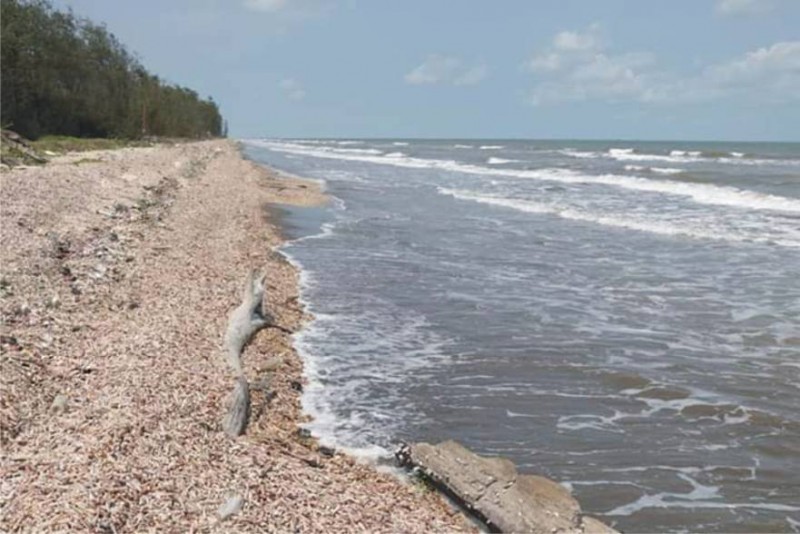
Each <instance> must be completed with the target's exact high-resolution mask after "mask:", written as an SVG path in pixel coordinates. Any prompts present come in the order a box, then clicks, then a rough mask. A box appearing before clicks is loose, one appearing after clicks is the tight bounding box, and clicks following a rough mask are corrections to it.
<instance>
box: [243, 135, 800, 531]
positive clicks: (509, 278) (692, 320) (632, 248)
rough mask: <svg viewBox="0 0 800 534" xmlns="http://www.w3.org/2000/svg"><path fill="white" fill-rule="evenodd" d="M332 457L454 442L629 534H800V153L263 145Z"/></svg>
mask: <svg viewBox="0 0 800 534" xmlns="http://www.w3.org/2000/svg"><path fill="white" fill-rule="evenodd" d="M243 147H244V151H245V154H246V155H247V156H248V157H249V158H250V159H252V160H254V161H256V162H259V163H261V164H264V165H267V166H269V167H271V168H274V169H276V170H277V171H279V172H283V173H286V174H289V175H295V176H300V177H305V178H309V179H314V180H318V181H319V182H320V183H321V184H322V186H323V187H324V189H325V190H326V191H327V193H328V194H329V195H330V197H331V202H330V204H329V205H328V206H326V207H324V208H291V207H284V208H283V209H282V210H281V217H282V218H283V220H284V222H285V228H286V229H287V230H286V231H287V233H288V234H289V237H290V238H291V241H290V242H289V243H288V244H286V245H285V246H284V247H283V249H282V252H283V253H284V254H285V255H286V256H287V257H288V258H289V259H290V261H292V262H293V263H295V264H296V265H297V266H298V267H299V268H300V269H301V272H302V274H301V286H302V298H303V302H304V303H305V304H306V306H307V307H308V309H309V311H310V312H311V313H312V314H313V316H314V318H313V320H312V321H311V322H310V323H309V324H308V325H307V326H306V327H305V329H304V330H303V331H302V332H301V333H300V334H298V335H297V336H296V339H295V343H296V346H297V348H298V350H299V351H300V353H301V354H302V356H303V358H304V359H305V362H306V374H307V378H308V385H307V387H306V390H305V393H304V397H303V405H304V408H305V410H306V411H307V412H308V413H309V414H311V415H312V416H313V417H314V420H313V422H312V423H310V425H309V427H310V429H311V431H312V432H313V433H314V434H315V435H317V436H319V437H320V438H321V439H322V440H323V441H325V442H328V443H330V444H332V445H335V446H337V447H341V448H344V449H346V450H350V451H354V452H355V453H357V454H363V455H365V456H374V457H381V456H386V455H389V454H391V452H392V451H393V449H394V448H395V447H396V446H397V444H398V443H401V442H414V441H428V442H438V441H441V440H446V439H455V440H457V441H459V442H461V443H463V444H464V445H466V446H467V447H470V448H471V449H473V450H474V451H475V452H478V453H481V454H486V455H500V456H505V457H508V458H510V459H512V460H513V461H514V462H515V463H516V464H517V466H518V467H519V469H520V471H521V472H524V473H536V474H541V475H544V476H547V477H550V478H552V479H554V480H556V481H558V482H560V483H561V484H563V485H564V486H565V487H567V488H568V489H569V490H570V491H572V493H573V495H574V496H575V497H576V498H577V499H578V500H579V501H580V503H581V505H582V507H583V509H584V511H585V512H587V513H589V514H592V515H595V516H597V517H598V518H600V519H602V520H603V521H605V522H607V523H608V524H610V525H613V526H615V527H616V528H618V529H621V530H623V531H626V532H686V531H692V532H696V531H702V532H800V144H798V143H706V142H678V141H675V142H634V141H572V140H553V141H532V140H489V139H487V140H475V139H471V140H459V139H437V140H416V139H379V140H369V139H247V140H244V141H243Z"/></svg>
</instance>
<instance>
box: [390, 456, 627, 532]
mask: <svg viewBox="0 0 800 534" xmlns="http://www.w3.org/2000/svg"><path fill="white" fill-rule="evenodd" d="M397 457H398V459H399V460H400V463H401V464H403V465H405V466H408V467H413V468H416V469H418V470H419V471H420V473H421V474H422V475H423V476H424V477H425V478H426V479H428V480H430V481H431V482H432V483H433V484H434V485H436V486H438V487H440V488H441V489H442V490H443V491H444V492H445V493H447V494H448V495H450V496H451V497H453V499H455V501H456V502H457V503H458V504H460V505H461V506H463V507H464V508H466V509H467V510H468V511H470V512H471V513H473V514H474V515H475V516H476V517H477V518H478V519H480V520H482V521H483V522H485V523H486V525H487V526H488V527H489V528H490V529H492V530H496V531H499V532H529V533H535V534H559V533H565V534H567V533H569V534H583V533H589V532H591V533H597V534H611V533H614V532H616V531H615V530H613V529H612V528H610V527H608V526H606V525H604V524H603V523H601V522H600V521H598V520H596V519H594V518H591V517H584V516H583V514H582V513H581V508H580V505H579V504H578V501H576V500H575V499H574V498H573V497H572V495H570V493H569V491H567V489H566V488H564V487H563V486H561V485H560V484H557V483H556V482H553V481H552V480H549V479H547V478H544V477H540V476H534V475H520V474H519V473H517V469H516V467H515V466H514V464H513V463H512V462H511V461H510V460H507V459H505V458H484V457H482V456H479V455H477V454H475V453H473V452H472V451H470V450H469V449H467V448H465V447H464V446H462V445H460V444H459V443H457V442H455V441H445V442H442V443H439V444H438V445H431V444H429V443H416V444H414V445H410V446H407V447H404V448H403V449H401V450H400V451H399V452H398V454H397Z"/></svg>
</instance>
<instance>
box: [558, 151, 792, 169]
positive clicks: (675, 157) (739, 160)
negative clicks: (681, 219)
mask: <svg viewBox="0 0 800 534" xmlns="http://www.w3.org/2000/svg"><path fill="white" fill-rule="evenodd" d="M557 152H558V153H560V154H563V155H565V156H569V157H573V158H580V159H594V158H608V159H613V160H616V161H644V162H647V161H664V162H669V163H702V162H709V163H725V164H730V165H757V166H764V165H769V166H788V167H796V166H800V159H781V158H752V157H748V155H747V154H745V153H744V152H714V151H711V152H703V151H700V150H671V151H670V152H669V154H649V153H639V152H636V151H635V149H633V148H610V149H608V151H606V152H591V151H581V150H575V149H572V148H564V149H560V150H558V151H557Z"/></svg>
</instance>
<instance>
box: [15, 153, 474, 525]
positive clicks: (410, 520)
mask: <svg viewBox="0 0 800 534" xmlns="http://www.w3.org/2000/svg"><path fill="white" fill-rule="evenodd" d="M0 180H1V182H0V186H1V189H0V201H1V202H2V220H1V221H0V223H2V234H1V235H2V236H1V237H0V242H1V243H2V273H1V274H2V280H0V309H1V310H2V335H3V337H2V355H0V432H1V434H0V447H1V449H2V454H1V455H0V531H7V530H10V531H14V530H36V531H42V530H51V531H52V530H92V531H102V532H114V531H128V532H132V531H143V530H153V529H155V530H158V531H163V532H186V531H190V530H202V531H208V530H216V531H255V530H264V529H266V530H268V531H293V530H298V529H299V530H302V531H328V532H345V531H373V532H374V531H444V530H447V531H452V530H457V529H468V528H470V527H468V526H467V525H465V523H464V521H463V519H462V518H461V517H460V516H459V515H457V514H454V513H453V512H452V511H451V510H450V509H449V508H448V507H447V506H446V505H445V504H444V503H443V502H442V501H441V500H440V499H439V497H438V496H436V495H435V494H432V493H428V492H426V491H424V490H422V489H421V488H420V487H419V486H416V485H410V484H405V483H401V482H398V480H397V479H395V478H394V477H392V476H389V475H383V474H379V473H377V472H375V471H374V470H373V469H372V468H370V467H367V466H363V465H358V464H356V463H355V462H354V461H353V460H352V459H350V458H348V457H346V456H343V455H339V454H337V455H336V456H334V457H328V456H325V455H324V454H321V453H320V451H319V450H317V445H316V443H315V442H314V441H313V440H309V439H307V438H304V437H303V436H302V435H300V434H298V432H297V424H298V422H299V421H301V419H302V416H301V414H300V410H299V393H298V392H297V391H296V386H297V384H294V385H295V388H293V387H292V385H293V384H292V383H293V382H297V381H300V380H301V362H300V359H299V358H298V356H297V355H296V354H295V352H294V350H293V349H292V347H291V341H290V339H289V338H288V337H287V336H286V335H285V334H283V333H281V332H279V331H276V330H267V331H263V332H261V333H260V334H259V335H258V337H257V339H256V341H255V342H254V343H253V344H252V345H251V346H250V347H249V348H248V349H247V351H246V353H245V368H246V369H247V372H248V375H249V379H250V382H251V384H261V385H262V386H264V387H263V389H262V390H258V389H256V391H255V393H254V417H253V420H252V422H251V426H250V430H249V432H248V434H247V435H246V436H243V437H241V438H239V439H237V440H231V439H229V438H227V437H226V436H225V435H224V434H223V433H222V432H221V431H220V426H221V425H220V422H221V418H222V414H223V411H224V403H225V400H226V398H227V396H228V394H229V393H230V391H231V388H232V386H233V378H232V376H231V375H230V373H229V372H228V371H227V370H226V368H225V366H224V363H223V358H222V356H221V353H220V342H221V337H222V333H223V331H224V328H225V320H226V317H227V314H228V313H229V311H230V310H231V309H232V308H233V307H235V305H236V304H237V299H238V295H239V291H240V285H241V284H242V282H243V280H244V277H245V274H246V272H247V270H248V269H249V268H251V267H264V268H265V269H266V270H267V273H268V276H267V279H268V282H269V284H270V287H269V289H268V297H267V298H268V301H269V305H270V308H271V309H272V310H273V312H275V313H276V314H277V315H278V317H279V318H280V321H281V322H282V324H283V325H285V326H287V327H290V328H298V327H299V326H300V323H301V321H302V318H303V312H302V310H300V309H299V307H298V304H297V283H296V273H295V272H294V271H293V269H292V268H291V267H290V266H289V265H288V264H287V263H285V262H284V261H282V260H281V258H280V257H278V256H277V255H275V254H273V253H272V252H271V251H270V250H271V247H272V246H274V245H275V244H277V243H278V242H279V237H278V232H277V231H276V228H275V227H274V226H273V225H272V223H271V222H270V220H269V218H268V216H267V215H266V213H267V212H266V211H265V209H264V208H265V205H266V204H267V203H269V202H294V203H305V204H311V203H315V202H321V201H323V199H322V197H321V195H320V194H319V192H318V191H316V189H315V188H314V185H313V184H311V183H303V182H300V181H290V180H286V179H280V178H277V177H275V176H271V175H269V174H268V173H267V172H266V171H264V170H262V169H260V168H258V167H257V166H255V165H253V164H251V163H250V162H247V161H244V160H242V159H241V157H240V155H239V153H238V152H237V151H236V149H235V147H234V145H233V144H232V143H230V142H227V141H210V142H203V143H193V144H185V145H179V146H175V147H166V146H159V147H153V148H137V149H122V150H117V151H109V152H97V153H91V154H81V155H72V156H67V157H62V158H59V159H58V160H56V161H54V162H52V163H50V164H48V165H47V166H45V167H42V168H32V169H26V170H11V171H4V172H3V173H2V176H1V177H0ZM270 369H272V370H270ZM264 390H269V391H270V392H272V393H274V394H275V397H274V398H272V399H271V400H269V399H268V398H267V396H266V395H265V394H264ZM231 495H241V496H242V497H244V499H245V504H244V508H243V510H242V511H241V512H240V513H239V514H238V515H235V516H233V517H231V518H229V519H227V520H226V521H225V522H222V523H221V522H220V520H219V517H218V513H217V511H218V508H219V507H220V505H221V504H222V503H224V502H225V501H226V499H227V498H228V497H229V496H231Z"/></svg>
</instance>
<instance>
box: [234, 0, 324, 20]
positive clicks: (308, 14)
mask: <svg viewBox="0 0 800 534" xmlns="http://www.w3.org/2000/svg"><path fill="white" fill-rule="evenodd" d="M241 1H242V5H243V6H244V8H245V9H249V10H251V11H256V12H259V13H265V14H269V15H272V16H273V17H274V18H277V19H279V20H286V19H289V20H296V19H299V20H304V19H308V18H313V17H318V16H321V15H325V14H326V13H329V12H330V11H331V10H332V9H333V8H334V2H332V1H331V0H241Z"/></svg>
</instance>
